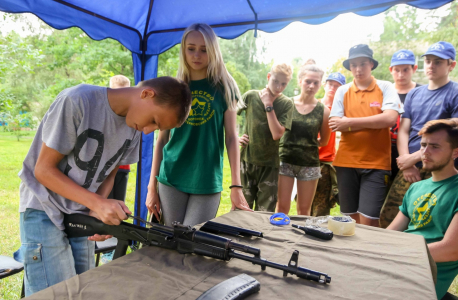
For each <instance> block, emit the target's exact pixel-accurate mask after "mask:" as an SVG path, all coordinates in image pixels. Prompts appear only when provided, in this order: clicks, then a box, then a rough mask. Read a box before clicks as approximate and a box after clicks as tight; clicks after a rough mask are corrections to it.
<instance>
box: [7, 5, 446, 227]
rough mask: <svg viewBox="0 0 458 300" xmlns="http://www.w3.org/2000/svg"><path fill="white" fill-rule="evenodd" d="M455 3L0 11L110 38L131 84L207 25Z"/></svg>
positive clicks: (275, 24)
mask: <svg viewBox="0 0 458 300" xmlns="http://www.w3.org/2000/svg"><path fill="white" fill-rule="evenodd" d="M452 1H453V0H413V1H401V0H352V1H348V0H280V1H278V0H277V1H275V0H230V1H222V0H194V1H191V0H110V1H100V0H99V1H97V0H66V1H64V0H0V11H4V12H8V13H32V14H34V15H36V16H38V17H39V18H40V19H42V20H43V21H44V22H46V23H47V24H48V25H50V26H52V27H54V28H56V29H66V28H69V27H79V28H81V29H82V30H83V31H84V32H86V33H87V35H88V36H90V37H91V38H92V39H94V40H102V39H105V38H112V39H115V40H117V41H119V42H120V43H121V44H123V45H124V46H125V47H126V48H127V49H129V50H130V51H131V52H132V58H133V64H134V73H135V74H134V76H135V82H136V83H137V82H139V81H141V80H145V79H150V78H154V77H156V76H157V68H158V55H159V54H160V53H162V52H164V51H166V50H168V49H169V48H171V47H173V46H174V45H176V44H178V43H179V42H180V40H181V36H182V32H183V30H184V29H185V28H186V27H187V26H188V25H190V24H192V23H196V22H202V23H207V24H209V25H211V26H212V27H213V29H214V30H215V32H216V34H217V35H218V36H220V37H222V38H225V39H233V38H236V37H238V36H240V35H241V34H243V33H245V32H246V31H248V30H252V29H254V30H255V35H256V32H257V30H262V31H265V32H275V31H278V30H281V29H282V28H284V27H285V26H286V25H288V24H290V23H291V22H294V21H300V22H304V23H308V24H321V23H325V22H327V21H330V20H332V19H333V18H335V17H336V16H337V15H339V14H343V13H348V12H353V13H356V14H358V15H361V16H373V15H376V14H379V13H381V12H383V11H385V10H387V9H388V8H390V7H391V6H393V5H396V4H408V5H411V6H415V7H418V8H423V9H434V8H438V7H440V6H442V5H444V4H446V3H449V2H452ZM153 142H154V133H151V134H149V135H143V138H142V144H141V148H140V152H141V155H140V161H139V164H138V176H137V193H136V205H135V215H137V216H140V217H142V218H144V219H145V218H146V215H147V210H146V206H145V205H144V203H145V199H146V193H147V189H146V187H147V185H148V182H149V178H150V170H151V160H152V159H151V158H152V153H153Z"/></svg>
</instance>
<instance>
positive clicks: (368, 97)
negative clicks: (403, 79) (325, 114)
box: [329, 44, 404, 227]
mask: <svg viewBox="0 0 458 300" xmlns="http://www.w3.org/2000/svg"><path fill="white" fill-rule="evenodd" d="M349 52H350V53H349V58H348V59H347V60H345V61H344V62H343V66H344V67H345V68H346V69H347V70H350V71H351V72H352V74H353V76H354V80H353V82H351V83H349V84H346V85H344V86H341V87H340V88H339V89H338V90H337V92H336V96H335V99H334V104H333V106H332V110H331V115H330V121H329V126H330V127H331V129H332V130H333V131H340V132H341V133H342V135H341V140H340V143H339V150H338V151H337V154H336V158H335V160H334V163H333V165H334V167H335V168H336V171H337V184H338V188H339V202H340V210H341V213H342V214H345V215H350V216H351V217H352V218H353V219H355V220H356V222H357V223H361V224H364V225H370V226H376V227H378V226H379V218H380V210H381V208H382V205H383V202H384V200H385V196H386V186H387V184H388V181H389V177H390V173H391V172H390V170H391V138H390V127H391V126H392V125H393V124H394V123H395V122H396V120H397V118H398V116H399V114H400V113H403V112H404V110H403V108H402V105H401V101H400V100H399V96H398V94H397V92H396V90H395V89H394V87H393V84H392V83H390V82H388V81H382V80H377V79H375V78H374V77H373V76H372V74H371V71H372V70H373V69H375V68H376V67H377V65H378V62H377V61H376V60H375V59H374V58H373V57H372V54H373V52H372V50H371V49H370V48H369V47H368V46H367V45H363V44H361V45H356V46H354V47H352V48H350V51H349Z"/></svg>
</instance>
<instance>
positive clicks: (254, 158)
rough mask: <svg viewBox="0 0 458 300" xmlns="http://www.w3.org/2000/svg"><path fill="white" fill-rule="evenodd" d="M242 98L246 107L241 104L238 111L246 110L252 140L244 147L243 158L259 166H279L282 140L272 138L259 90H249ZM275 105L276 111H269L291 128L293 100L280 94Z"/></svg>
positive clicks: (247, 129) (246, 129)
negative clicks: (279, 150)
mask: <svg viewBox="0 0 458 300" xmlns="http://www.w3.org/2000/svg"><path fill="white" fill-rule="evenodd" d="M242 98H243V100H244V102H245V105H246V107H241V106H240V105H239V106H238V110H237V113H238V114H241V113H242V111H243V110H245V111H246V116H245V134H247V135H248V137H249V139H250V142H249V143H248V145H247V146H246V147H244V148H242V151H241V153H240V156H241V159H243V160H244V161H246V162H247V163H250V164H253V165H257V166H265V167H273V168H278V167H279V166H280V160H279V157H278V146H279V143H280V141H279V140H276V141H274V139H273V138H272V133H271V132H270V128H269V123H268V121H267V115H266V114H267V112H266V110H265V107H264V104H263V103H262V101H261V98H260V97H259V91H255V90H252V91H248V92H246V93H245V94H244V95H243V96H242ZM273 107H274V111H273V112H269V113H270V114H271V113H275V115H276V116H277V120H278V122H279V123H280V124H281V125H282V126H283V127H285V129H286V130H290V129H291V119H292V114H293V108H294V103H293V101H292V100H291V99H290V98H288V97H286V96H285V95H280V96H278V98H277V99H275V101H274V103H273Z"/></svg>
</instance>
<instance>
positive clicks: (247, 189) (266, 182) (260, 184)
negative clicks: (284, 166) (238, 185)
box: [240, 160, 278, 212]
mask: <svg viewBox="0 0 458 300" xmlns="http://www.w3.org/2000/svg"><path fill="white" fill-rule="evenodd" d="M240 178H241V180H242V185H243V195H244V196H245V199H246V201H247V203H248V205H249V206H250V208H251V209H253V206H254V210H258V211H270V212H275V207H276V206H277V191H278V168H272V167H264V166H256V165H253V164H250V163H247V162H246V161H244V160H242V161H241V162H240Z"/></svg>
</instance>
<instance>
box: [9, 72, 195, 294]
mask: <svg viewBox="0 0 458 300" xmlns="http://www.w3.org/2000/svg"><path fill="white" fill-rule="evenodd" d="M190 106H191V93H190V91H189V87H188V86H187V85H186V84H185V83H184V82H182V81H180V80H177V79H175V78H171V77H161V78H156V79H151V80H147V81H143V82H140V83H139V84H138V85H137V86H136V87H131V88H123V89H107V88H104V87H98V86H91V85H85V84H81V85H78V86H75V87H72V88H69V89H66V90H64V91H62V92H61V93H60V94H59V95H58V96H57V98H56V100H55V101H54V102H53V103H52V105H51V107H50V108H49V110H48V112H47V113H46V114H45V116H44V117H43V120H42V122H41V124H40V126H39V127H38V131H37V133H36V135H35V138H34V141H33V143H32V146H31V147H30V150H29V152H28V154H27V156H26V158H25V160H24V163H23V168H22V170H21V171H20V172H19V177H20V178H21V180H22V182H21V185H20V205H19V212H20V231H21V248H20V249H19V250H18V251H17V252H16V253H15V258H16V260H18V261H21V262H23V263H24V270H25V273H26V274H25V276H24V283H25V294H26V296H29V295H31V294H33V293H35V292H38V291H40V290H42V289H44V288H46V287H48V286H51V285H53V284H56V283H58V282H60V281H63V280H66V279H68V278H70V277H72V276H74V275H76V274H80V273H82V272H84V271H86V270H88V269H90V268H92V267H93V266H94V242H93V241H102V240H105V239H106V238H108V237H109V236H100V235H95V236H93V237H89V238H84V237H83V238H67V236H66V234H65V233H64V232H63V229H64V226H63V224H62V221H63V214H64V213H66V214H73V213H83V214H90V215H92V216H95V217H97V218H99V219H101V220H102V221H103V222H104V223H106V224H110V225H118V224H119V223H120V222H121V220H124V219H126V218H127V215H126V214H130V213H131V212H130V211H129V209H128V208H127V206H126V205H125V204H124V202H122V201H117V200H114V199H107V196H108V194H109V193H110V191H111V189H112V187H113V182H114V178H115V175H116V172H117V170H118V167H119V165H125V164H132V163H135V162H137V161H138V153H139V144H140V139H141V132H143V133H144V134H148V133H150V132H152V131H154V130H156V129H159V130H169V129H172V128H174V127H177V126H179V125H181V124H182V123H183V122H184V121H185V120H186V118H187V116H188V113H189V110H190Z"/></svg>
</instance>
